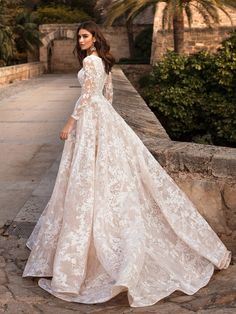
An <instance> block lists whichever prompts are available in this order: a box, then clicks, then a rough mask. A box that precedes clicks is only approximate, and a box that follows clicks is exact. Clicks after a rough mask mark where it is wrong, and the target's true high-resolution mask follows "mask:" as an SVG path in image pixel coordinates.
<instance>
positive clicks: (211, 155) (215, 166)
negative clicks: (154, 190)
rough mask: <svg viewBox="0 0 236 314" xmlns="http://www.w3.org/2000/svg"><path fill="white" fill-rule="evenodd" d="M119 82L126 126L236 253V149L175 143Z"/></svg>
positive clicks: (131, 90) (127, 86)
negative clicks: (123, 100)
mask: <svg viewBox="0 0 236 314" xmlns="http://www.w3.org/2000/svg"><path fill="white" fill-rule="evenodd" d="M116 76H117V74H116ZM118 78H119V82H120V83H119V91H117V92H116V91H115V95H117V93H118V92H119V93H120V94H121V93H122V90H123V93H124V95H125V96H124V97H125V98H124V99H125V102H124V104H120V103H119V104H118V105H117V107H116V109H117V111H118V112H120V114H121V115H123V117H124V112H125V120H126V122H127V123H128V124H129V125H130V126H131V127H132V128H133V129H134V131H135V132H136V133H137V134H138V135H139V137H140V138H141V140H142V141H143V142H144V144H145V145H146V146H147V148H148V149H149V150H150V151H151V153H152V154H153V155H154V157H155V158H156V159H157V160H158V161H159V163H160V164H161V165H162V166H163V167H164V169H166V171H167V172H168V173H169V175H170V176H171V177H172V178H173V179H174V180H175V182H176V183H177V184H178V185H179V187H180V188H181V189H182V190H183V191H184V192H185V193H186V194H187V195H188V196H189V198H190V199H191V200H192V202H193V203H194V205H195V206H196V207H197V208H198V210H199V212H200V213H201V214H202V215H203V216H204V217H205V219H206V220H207V221H208V223H209V224H210V225H211V227H212V228H213V229H214V230H215V231H216V232H217V234H218V235H219V236H220V237H221V238H222V240H223V241H224V242H225V243H227V245H228V247H229V248H230V249H232V250H234V251H235V252H236V241H235V240H236V149H235V148H229V147H220V146H213V145H202V144H194V143H187V142H177V141H172V140H171V139H170V138H169V136H168V135H167V134H166V132H165V130H164V129H163V127H162V126H161V125H160V123H159V121H158V120H157V119H156V117H155V116H154V114H153V113H152V112H151V110H150V109H149V108H148V107H147V105H146V104H145V102H144V100H143V99H142V98H141V96H140V95H138V93H137V91H136V90H135V89H134V87H133V86H132V85H131V84H130V83H129V81H128V80H127V78H126V77H125V75H124V73H123V72H122V71H121V70H120V72H119V77H118ZM132 95H133V96H132ZM134 110H135V116H134V114H133V113H134Z"/></svg>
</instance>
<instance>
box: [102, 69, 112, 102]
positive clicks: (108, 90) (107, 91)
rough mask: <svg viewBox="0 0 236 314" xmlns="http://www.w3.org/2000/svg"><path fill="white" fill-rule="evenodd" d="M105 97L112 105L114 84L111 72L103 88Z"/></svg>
mask: <svg viewBox="0 0 236 314" xmlns="http://www.w3.org/2000/svg"><path fill="white" fill-rule="evenodd" d="M103 95H104V97H106V99H107V100H108V101H109V102H110V103H111V104H112V101H113V84H112V74H111V72H109V74H108V75H107V79H106V81H105V84H104V88H103Z"/></svg>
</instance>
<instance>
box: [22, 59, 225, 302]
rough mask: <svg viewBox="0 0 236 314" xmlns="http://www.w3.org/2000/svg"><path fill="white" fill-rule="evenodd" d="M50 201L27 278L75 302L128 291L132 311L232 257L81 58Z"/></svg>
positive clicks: (92, 63) (189, 288) (93, 65)
mask: <svg viewBox="0 0 236 314" xmlns="http://www.w3.org/2000/svg"><path fill="white" fill-rule="evenodd" d="M78 79H79V81H80V83H81V85H82V93H81V96H80V98H79V99H78V101H77V103H76V105H75V108H74V111H73V113H72V117H73V118H74V119H76V120H77V121H76V123H75V125H76V126H75V128H74V130H73V131H72V132H71V133H70V135H69V138H68V139H67V140H66V141H65V144H64V149H63V153H62V157H61V162H60V166H59V170H58V174H57V178H56V182H55V186H54V190H53V193H52V195H51V198H50V200H49V202H48V204H47V206H46V208H45V209H44V211H43V213H42V215H41V217H40V219H39V220H38V222H37V224H36V226H35V228H34V230H33V232H32V234H31V235H30V237H29V239H28V241H27V246H28V247H29V248H30V249H31V254H30V256H29V259H28V261H27V264H26V266H25V269H24V273H23V277H25V276H37V277H49V278H41V279H40V280H39V286H40V287H41V288H43V289H45V290H46V291H48V292H49V293H51V294H53V295H54V296H56V297H58V298H61V299H63V300H67V301H74V302H80V303H87V304H91V303H100V302H104V301H107V300H109V299H111V298H112V297H114V296H115V295H117V294H119V293H120V292H122V291H127V295H128V300H129V304H130V306H132V307H141V306H148V305H152V304H154V303H156V302H157V301H158V300H160V299H162V298H164V297H166V296H168V295H169V294H171V293H172V292H174V291H175V290H180V291H183V292H184V293H186V294H188V295H191V294H194V293H195V292H196V291H197V290H199V289H200V288H201V287H203V286H205V285H206V284H207V283H208V281H209V280H210V278H211V276H212V274H213V271H214V268H215V267H217V268H219V269H223V268H227V267H228V266H229V263H230V259H231V252H230V251H228V250H227V248H226V247H225V245H224V244H223V243H222V241H221V240H220V239H219V237H218V236H217V235H216V233H215V232H214V231H213V230H212V228H211V227H210V226H209V224H208V223H207V222H206V220H205V219H204V218H203V217H202V216H201V215H200V213H199V212H198V211H197V209H196V208H195V207H194V205H193V204H192V202H191V201H190V200H189V199H188V198H187V196H186V195H185V194H184V193H183V192H182V191H181V190H180V188H178V186H177V185H176V183H175V182H174V181H173V179H172V178H171V177H170V176H169V175H168V174H167V173H166V171H165V170H164V169H163V168H162V167H161V166H160V164H159V163H158V162H157V160H156V159H155V158H154V157H153V156H152V154H151V153H150V152H149V150H148V149H147V148H146V147H145V146H144V144H143V143H142V141H141V140H140V139H139V137H138V136H137V135H136V134H135V133H134V131H133V130H132V129H131V128H130V127H129V126H128V125H127V124H126V122H125V121H124V120H123V118H122V117H121V116H120V115H119V114H118V113H117V112H116V111H115V109H114V108H113V106H112V98H113V89H112V76H111V72H110V73H109V75H108V74H106V72H105V70H104V64H103V61H102V59H101V58H100V57H98V56H95V55H90V56H87V57H86V58H85V59H84V60H83V68H82V69H81V70H80V71H79V73H78Z"/></svg>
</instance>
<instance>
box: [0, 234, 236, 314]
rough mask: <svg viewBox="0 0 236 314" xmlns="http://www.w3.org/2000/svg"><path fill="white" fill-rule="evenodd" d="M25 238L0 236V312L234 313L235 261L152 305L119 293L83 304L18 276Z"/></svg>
mask: <svg viewBox="0 0 236 314" xmlns="http://www.w3.org/2000/svg"><path fill="white" fill-rule="evenodd" d="M3 232H4V230H3V229H2V233H3ZM25 242H26V239H24V238H18V237H16V236H11V235H10V236H2V235H1V236H0V313H9V314H20V313H27V314H34V313H35V314H36V313H45V314H47V313H48V314H49V313H55V314H70V313H71V314H72V313H81V314H82V313H83V314H84V313H96V314H98V313H99V314H121V313H124V314H125V313H127V314H128V313H139V314H141V313H142V314H146V313H156V314H191V313H192V314H193V313H198V314H229V313H231V314H233V313H236V264H234V265H230V267H229V268H228V269H227V270H222V271H215V274H214V275H213V277H212V279H211V280H210V282H209V284H208V285H207V286H206V287H204V288H202V289H200V290H199V291H198V292H197V293H196V294H194V295H192V296H188V295H186V294H184V293H182V292H180V291H176V292H174V293H173V294H172V295H170V296H169V297H167V298H165V299H163V300H161V301H159V302H158V303H156V304H155V305H153V306H148V307H142V308H131V307H129V304H128V299H127V296H126V293H122V294H120V295H118V296H116V297H115V298H113V299H112V300H110V301H108V302H105V303H101V304H95V305H85V304H79V303H72V302H71V303H70V302H66V301H62V300H60V299H57V298H55V297H53V296H51V295H50V294H48V293H47V292H45V291H44V290H42V289H41V288H40V287H38V285H37V279H31V278H22V277H21V275H22V271H23V268H24V264H25V262H26V259H27V257H28V254H29V250H28V249H27V248H26V247H25Z"/></svg>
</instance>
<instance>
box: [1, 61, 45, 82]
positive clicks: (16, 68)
mask: <svg viewBox="0 0 236 314" xmlns="http://www.w3.org/2000/svg"><path fill="white" fill-rule="evenodd" d="M41 74H43V65H42V63H40V62H32V63H24V64H19V65H13V66H6V67H0V84H9V83H12V82H14V81H16V80H26V79H29V78H32V77H37V76H40V75H41Z"/></svg>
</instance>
